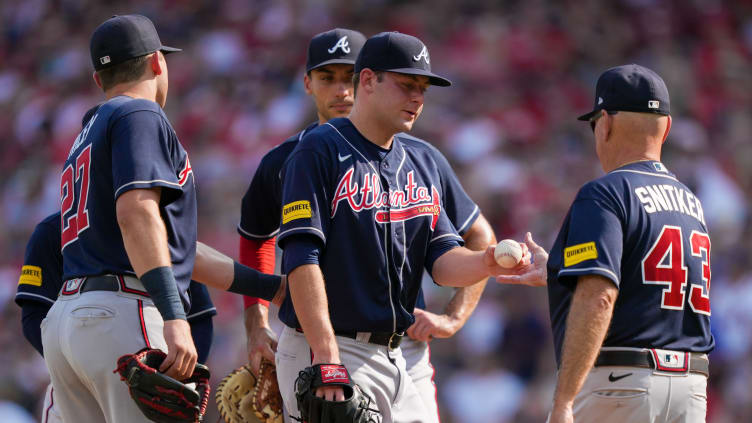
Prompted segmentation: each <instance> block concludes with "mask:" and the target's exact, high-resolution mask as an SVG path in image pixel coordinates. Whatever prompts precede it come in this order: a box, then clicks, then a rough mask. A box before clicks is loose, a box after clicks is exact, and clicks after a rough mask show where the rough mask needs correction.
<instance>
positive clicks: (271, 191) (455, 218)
mask: <svg viewBox="0 0 752 423" xmlns="http://www.w3.org/2000/svg"><path fill="white" fill-rule="evenodd" d="M364 42H365V37H363V35H361V34H360V33H359V32H356V31H351V30H347V29H341V28H337V29H333V30H330V31H326V32H323V33H320V34H317V35H316V36H314V37H313V38H312V39H311V42H310V43H309V45H308V54H307V61H306V75H305V77H304V80H303V83H304V86H305V89H306V92H307V93H308V94H309V95H310V96H311V97H312V99H313V101H314V103H315V105H316V111H317V115H318V118H319V120H318V122H314V123H312V124H310V125H308V126H307V127H306V128H305V129H304V130H302V131H301V132H299V133H297V134H295V135H293V136H292V137H290V138H288V139H287V140H286V141H285V142H283V143H282V144H280V145H278V146H277V147H275V148H274V149H272V150H271V151H269V153H267V154H266V155H265V156H264V157H263V158H262V159H261V163H260V164H259V166H258V168H257V170H256V173H255V175H254V177H253V180H252V181H251V184H250V186H249V187H248V190H247V191H246V193H245V195H244V196H243V202H242V208H241V213H240V224H239V225H238V233H239V234H240V259H241V262H243V263H244V264H248V265H250V266H252V267H254V268H257V269H259V270H262V271H264V272H266V273H273V272H274V263H275V260H274V256H275V251H274V250H275V248H274V247H275V236H276V234H277V233H278V232H279V226H280V219H279V216H280V212H281V210H282V199H281V196H282V179H281V172H282V165H283V163H284V162H285V160H287V158H288V157H289V155H290V153H292V151H293V149H294V148H295V146H297V145H298V143H299V142H300V139H301V138H303V136H304V135H305V134H307V133H308V132H309V131H311V130H312V129H313V128H315V127H316V126H318V125H321V124H324V123H326V122H327V121H329V120H330V119H333V118H336V117H345V116H347V115H348V114H349V113H350V109H351V108H352V103H353V81H352V79H353V78H352V77H353V68H354V64H355V59H356V57H357V56H358V53H359V52H360V49H361V47H362V45H363V43H364ZM396 136H397V137H399V138H400V140H401V141H402V142H406V143H408V144H410V143H417V144H422V145H425V146H426V147H427V148H428V149H429V150H430V151H431V152H432V153H433V154H434V158H435V162H436V165H437V169H438V171H439V175H440V177H441V185H442V191H443V192H445V195H444V197H443V198H442V201H443V206H444V208H445V210H446V213H447V217H448V218H449V220H450V221H451V222H452V225H453V226H454V227H455V228H456V229H457V232H458V233H459V235H460V236H462V238H463V239H464V241H465V244H466V246H467V247H468V248H469V249H471V250H485V248H486V247H487V246H488V245H489V244H493V243H495V242H496V238H495V237H494V234H493V230H492V229H491V226H490V225H489V223H488V221H487V220H486V219H485V217H484V216H483V214H482V213H481V211H480V208H479V207H478V205H476V204H475V203H474V202H473V201H472V199H471V198H470V197H469V196H468V195H467V193H466V192H465V190H464V189H463V187H462V185H461V184H460V182H459V180H458V179H457V175H455V173H454V171H453V170H452V168H451V166H450V165H449V162H448V161H447V159H446V158H445V157H444V156H443V155H442V154H441V152H440V151H439V150H438V149H436V148H435V147H433V146H431V145H430V144H428V143H426V142H425V141H422V140H420V139H418V138H414V137H411V136H409V135H407V134H397V135H396ZM485 284H486V281H485V280H484V281H481V282H479V283H477V284H475V285H472V286H468V287H464V288H459V289H457V290H456V292H455V293H454V295H453V297H452V299H451V300H450V301H449V303H448V305H447V306H446V309H445V310H444V313H442V314H435V313H432V312H430V311H428V310H425V308H426V304H425V301H424V298H423V291H422V290H420V291H419V293H418V299H417V302H416V306H415V310H414V316H415V323H414V324H413V325H412V326H410V328H408V330H407V335H408V336H407V337H405V338H404V339H403V341H402V344H400V348H401V349H402V354H403V356H404V357H405V362H406V366H407V371H408V373H409V375H410V377H411V378H412V379H413V382H414V383H415V386H416V388H417V389H418V391H419V392H420V395H421V398H422V399H423V402H424V404H425V405H426V409H427V411H428V412H431V413H433V414H435V415H436V419H437V420H438V407H437V404H436V386H435V384H434V381H433V379H434V368H433V366H432V365H431V362H430V351H429V346H428V342H429V341H430V340H431V339H433V338H447V337H450V336H452V335H453V334H455V333H456V332H457V331H458V330H459V329H460V328H461V327H462V326H463V325H464V323H465V322H466V321H467V319H468V317H470V315H471V314H472V312H473V310H475V307H476V305H477V304H478V301H479V300H480V296H481V293H482V292H483V289H484V288H485ZM244 303H245V319H244V321H245V327H246V334H247V337H248V362H249V363H250V366H251V370H252V371H254V372H255V371H256V369H258V366H259V364H260V363H261V359H262V357H264V358H266V359H267V360H272V361H273V360H274V350H275V349H276V345H277V337H276V334H274V332H273V331H272V330H271V328H270V326H269V323H268V305H267V304H266V302H265V301H262V300H259V299H257V298H249V297H245V301H244Z"/></svg>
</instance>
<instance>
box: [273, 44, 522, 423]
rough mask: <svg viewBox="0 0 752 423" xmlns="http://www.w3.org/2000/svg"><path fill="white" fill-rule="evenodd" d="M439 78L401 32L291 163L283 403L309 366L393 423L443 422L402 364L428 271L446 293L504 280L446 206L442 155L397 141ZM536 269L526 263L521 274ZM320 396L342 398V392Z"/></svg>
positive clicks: (286, 195)
mask: <svg viewBox="0 0 752 423" xmlns="http://www.w3.org/2000/svg"><path fill="white" fill-rule="evenodd" d="M430 84H433V85H441V86H447V85H449V84H450V83H449V81H448V80H446V79H444V78H442V77H440V76H438V75H436V74H434V73H432V72H431V67H430V58H429V55H428V49H427V47H426V46H425V45H424V44H423V43H422V42H421V41H420V40H418V39H417V38H415V37H412V36H409V35H406V34H400V33H396V32H389V33H381V34H378V35H376V36H374V37H371V38H370V39H368V41H366V43H365V45H364V46H363V48H362V49H361V51H360V54H359V55H358V58H357V61H356V63H355V78H354V89H355V90H356V95H355V103H354V105H353V109H352V112H351V114H350V118H349V119H348V118H337V119H332V120H331V121H329V122H327V123H326V124H324V125H320V126H318V127H316V128H315V129H313V130H311V131H310V132H309V133H308V134H307V135H305V136H304V137H303V139H302V140H301V141H300V142H299V143H298V145H297V146H296V147H295V150H294V151H293V152H292V154H291V155H290V157H289V159H288V161H287V163H286V164H285V165H284V166H283V178H282V213H281V214H282V216H281V218H282V222H281V227H280V232H279V235H278V240H279V242H280V245H281V247H282V248H283V250H284V255H283V259H282V266H283V271H284V272H285V273H287V274H288V279H289V295H288V296H287V297H286V299H285V301H284V303H283V304H282V307H281V309H280V319H281V320H282V321H283V322H284V323H285V325H286V326H287V327H286V328H285V329H284V330H283V332H282V335H281V337H280V340H279V344H278V347H277V355H276V360H277V372H278V373H277V376H278V380H279V384H280V391H281V392H282V397H283V399H284V401H285V407H286V408H287V410H288V411H289V412H290V414H291V416H292V417H296V416H297V415H298V412H297V404H296V401H295V395H294V387H293V384H294V382H295V378H296V377H297V375H298V372H299V371H300V370H302V369H303V368H305V367H307V366H310V365H311V364H318V363H330V364H334V365H337V366H342V367H344V368H345V369H346V370H345V369H342V370H343V371H347V372H349V373H348V374H349V376H350V377H351V378H352V380H353V381H354V382H355V383H357V384H358V385H360V387H361V388H362V389H363V391H364V392H366V394H367V395H369V396H371V397H372V398H374V399H375V402H376V405H377V407H378V409H379V411H380V412H381V414H382V416H383V419H384V421H385V422H393V421H421V422H430V421H435V419H436V414H435V412H428V411H427V409H426V407H425V405H424V404H423V401H422V400H421V398H420V395H419V393H418V392H417V389H416V387H415V385H414V383H413V382H412V379H411V377H410V376H409V375H408V373H407V370H406V368H405V361H404V357H403V356H402V353H401V350H400V347H399V345H400V342H401V340H402V337H403V336H404V333H405V331H406V330H407V329H408V328H409V327H410V326H411V325H412V324H413V322H414V317H413V309H414V307H415V302H416V299H417V296H418V291H419V289H420V282H421V276H422V274H423V269H424V268H425V269H426V270H428V271H429V273H430V274H431V275H432V276H433V278H434V280H435V281H436V282H437V283H439V284H442V285H450V286H467V285H472V284H474V283H477V282H478V281H479V280H481V279H483V278H485V277H488V276H489V275H495V274H502V273H507V271H505V270H504V269H502V268H501V267H499V266H498V265H497V264H496V263H495V261H494V259H493V247H490V248H486V249H485V251H480V252H474V251H470V250H468V249H466V248H462V247H460V245H461V243H462V238H461V237H460V236H459V235H458V233H457V231H456V228H455V227H454V226H453V225H452V223H451V221H450V220H449V219H448V217H447V213H446V210H445V209H444V196H445V195H446V192H445V191H444V186H443V185H442V180H441V176H440V174H439V171H438V166H437V164H436V162H435V158H434V153H433V151H432V150H431V148H429V146H428V145H426V144H425V143H423V142H417V141H414V140H413V139H410V137H405V138H404V139H403V137H401V136H397V135H396V134H398V133H400V132H404V131H409V130H410V129H411V128H412V125H413V123H414V122H415V120H416V119H417V117H418V116H419V115H420V112H421V111H422V107H423V94H424V92H425V90H426V89H427V88H428V86H429V85H430ZM526 267H529V254H527V251H526V255H525V261H524V264H523V266H521V268H520V269H517V271H521V270H525V269H526ZM317 395H319V396H323V397H325V398H326V399H328V400H341V399H342V398H344V397H343V391H342V389H341V388H336V387H335V388H332V387H322V388H319V389H318V391H317Z"/></svg>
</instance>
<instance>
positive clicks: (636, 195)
mask: <svg viewBox="0 0 752 423" xmlns="http://www.w3.org/2000/svg"><path fill="white" fill-rule="evenodd" d="M580 120H587V121H590V124H591V126H592V128H593V132H594V135H595V150H596V153H597V155H598V158H599V159H600V162H601V165H602V166H603V170H604V171H605V172H607V173H606V175H604V176H602V177H600V178H598V179H596V180H594V181H591V182H589V183H587V184H585V185H584V186H583V187H582V188H581V189H580V192H579V193H578V194H577V197H576V198H575V200H574V203H573V204H572V206H571V208H570V210H569V214H568V215H567V217H566V219H565V220H564V223H563V225H562V228H561V231H560V232H559V236H558V237H557V239H556V241H555V243H554V246H553V248H552V251H551V255H550V258H549V261H548V275H547V276H548V294H549V305H550V312H551V324H552V327H553V334H554V343H555V351H556V358H557V362H558V366H559V373H558V383H557V385H556V392H555V394H554V404H553V410H552V413H551V417H550V421H551V422H556V423H558V422H571V421H573V419H574V421H577V422H578V423H579V422H603V421H607V420H608V421H614V422H640V423H644V422H658V421H660V422H704V421H705V413H706V387H707V376H708V358H707V354H706V353H708V352H709V351H711V350H712V349H713V346H714V340H713V335H712V334H711V333H710V298H709V289H710V238H709V236H708V229H707V227H706V225H705V218H704V216H703V209H702V205H701V204H700V200H699V199H698V198H697V197H695V195H694V194H692V192H691V191H690V190H689V188H687V187H686V186H685V185H684V184H682V183H681V182H679V181H678V180H677V179H676V177H675V176H674V175H673V174H672V173H671V172H669V171H668V170H667V169H666V167H665V166H664V165H663V164H662V163H661V162H660V157H661V147H662V145H663V143H664V142H665V140H666V136H667V135H668V132H669V129H670V128H671V117H670V116H669V95H668V90H667V88H666V85H665V84H664V82H663V80H662V79H661V78H660V76H658V75H657V74H656V73H655V72H653V71H652V70H650V69H647V68H644V67H642V66H638V65H626V66H619V67H615V68H612V69H609V70H607V71H606V72H604V73H603V74H602V75H601V76H600V78H599V79H598V83H597V86H596V93H595V107H594V110H593V111H592V112H590V113H588V114H586V115H583V116H581V117H580Z"/></svg>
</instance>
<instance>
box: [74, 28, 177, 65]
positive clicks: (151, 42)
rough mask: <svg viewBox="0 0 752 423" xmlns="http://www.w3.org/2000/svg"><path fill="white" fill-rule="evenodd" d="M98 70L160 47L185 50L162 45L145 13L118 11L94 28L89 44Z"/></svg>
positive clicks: (162, 49) (163, 51) (169, 49)
mask: <svg viewBox="0 0 752 423" xmlns="http://www.w3.org/2000/svg"><path fill="white" fill-rule="evenodd" d="M89 50H90V51H91V62H92V64H94V69H95V70H101V69H105V68H108V67H110V66H113V65H117V64H118V63H123V62H125V61H126V60H130V59H133V58H136V57H141V56H144V55H147V54H150V53H154V52H155V51H157V50H159V51H161V52H162V53H164V54H167V53H172V52H176V51H182V50H181V49H179V48H174V47H167V46H163V45H162V42H161V41H160V40H159V35H157V29H156V28H154V24H153V23H152V21H151V20H150V19H149V18H147V17H146V16H142V15H122V16H118V15H115V16H113V17H111V18H110V19H107V20H106V21H104V22H103V23H102V24H101V25H99V26H98V27H97V29H95V30H94V33H93V34H92V35H91V43H90V45H89Z"/></svg>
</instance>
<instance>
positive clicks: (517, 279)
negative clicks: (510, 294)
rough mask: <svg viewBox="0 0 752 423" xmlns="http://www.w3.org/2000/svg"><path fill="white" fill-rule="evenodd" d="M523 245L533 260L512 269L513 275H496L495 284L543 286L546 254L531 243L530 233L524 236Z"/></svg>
mask: <svg viewBox="0 0 752 423" xmlns="http://www.w3.org/2000/svg"><path fill="white" fill-rule="evenodd" d="M525 245H527V248H528V249H529V251H530V254H532V257H533V259H532V260H531V262H529V263H525V264H523V265H522V266H517V267H515V268H514V269H512V270H513V271H514V272H515V273H516V274H514V275H498V276H496V282H498V283H503V284H510V285H530V286H545V285H546V280H547V265H548V253H547V252H546V250H545V249H544V248H543V247H541V246H540V245H538V244H536V243H535V241H533V236H532V235H531V234H530V232H528V233H526V234H525Z"/></svg>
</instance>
